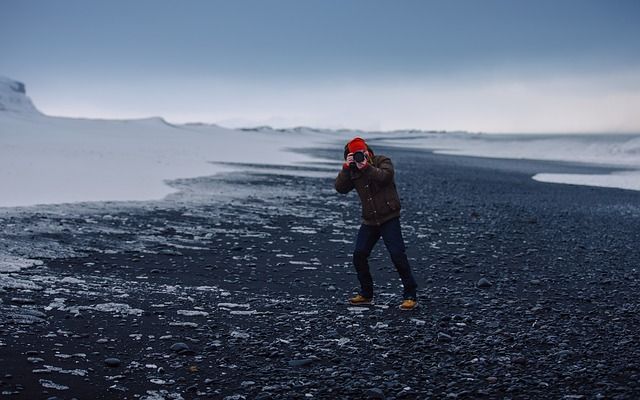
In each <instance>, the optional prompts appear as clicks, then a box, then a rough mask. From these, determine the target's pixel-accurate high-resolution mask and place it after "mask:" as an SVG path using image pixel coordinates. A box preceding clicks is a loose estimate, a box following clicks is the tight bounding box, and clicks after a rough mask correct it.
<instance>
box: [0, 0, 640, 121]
mask: <svg viewBox="0 0 640 400" xmlns="http://www.w3.org/2000/svg"><path fill="white" fill-rule="evenodd" d="M0 9H1V10H2V12H1V13H0V75H5V76H8V77H11V78H15V79H18V80H21V81H23V82H25V83H26V84H27V90H28V93H29V94H30V96H31V97H32V99H33V100H34V102H35V103H36V105H37V106H38V107H39V108H40V109H41V110H42V111H44V112H45V113H48V114H52V115H68V116H86V117H101V118H129V117H145V116H153V115H160V116H163V117H165V118H166V119H168V120H169V121H174V122H185V121H203V122H217V123H221V124H223V125H229V126H238V125H258V124H271V125H275V126H292V125H312V126H318V127H332V128H336V127H350V128H360V129H400V128H419V129H451V130H453V129H465V130H471V131H497V132H513V131H519V132H550V131H576V132H577V131H640V40H639V39H638V38H640V1H638V0H609V1H605V0H600V1H591V0H554V1H549V0H535V1H534V0H531V1H524V0H509V1H507V0H484V1H480V0H467V1H463V0H442V1H428V0H423V1H408V0H398V1H375V0H362V1H354V0H341V1H338V0H273V1H269V0H253V1H251V0H233V1H232V0H229V1H195V0H192V1H167V0H164V1H163V0H145V1H142V0H136V1H121V0H116V1H114V0H112V1H69V0H59V1H45V0H42V1H34V0H2V2H1V3H0Z"/></svg>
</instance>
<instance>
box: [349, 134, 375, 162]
mask: <svg viewBox="0 0 640 400" xmlns="http://www.w3.org/2000/svg"><path fill="white" fill-rule="evenodd" d="M357 151H362V152H364V154H365V155H366V156H367V157H369V158H371V157H373V150H371V147H369V145H368V144H367V142H365V141H364V139H363V138H361V137H357V136H356V137H354V138H353V139H351V140H350V141H349V143H347V144H346V145H345V146H344V159H345V160H346V159H347V156H348V155H349V154H350V153H355V152H357Z"/></svg>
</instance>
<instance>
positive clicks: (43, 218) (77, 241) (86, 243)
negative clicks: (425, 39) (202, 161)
mask: <svg viewBox="0 0 640 400" xmlns="http://www.w3.org/2000/svg"><path fill="white" fill-rule="evenodd" d="M373 146H374V149H376V150H377V153H383V154H386V155H389V156H391V157H392V159H393V160H394V164H395V166H396V181H397V184H398V190H399V192H400V196H401V198H402V201H403V214H402V218H401V221H402V224H403V233H404V236H405V240H406V242H407V247H408V249H407V252H408V255H409V257H410V261H411V263H412V267H413V270H414V274H415V275H416V278H417V280H418V284H419V285H420V288H419V300H420V303H421V306H420V308H419V309H417V310H415V311H412V312H403V311H400V310H399V309H398V308H397V306H398V304H399V302H400V300H401V298H400V294H401V287H400V282H399V279H398V276H397V274H396V272H395V270H394V268H393V266H392V264H391V261H390V260H389V258H388V254H387V253H386V250H385V249H384V245H383V243H382V242H380V243H379V244H378V245H377V247H376V250H375V251H374V253H373V254H372V259H371V265H372V273H373V275H374V280H375V282H376V285H377V286H376V296H377V297H376V302H375V305H374V306H371V307H362V308H354V307H351V306H349V305H348V304H346V302H345V300H346V299H347V298H348V296H349V295H350V294H352V293H353V290H354V289H355V287H356V285H357V280H356V277H355V273H354V271H353V268H352V267H351V252H352V246H353V245H352V242H353V239H354V237H355V234H356V231H357V228H358V226H359V221H360V220H359V218H360V217H359V207H360V205H359V203H358V200H357V197H356V196H355V194H350V195H349V196H341V195H339V194H338V193H336V192H335V191H334V189H333V178H327V177H312V176H309V177H300V176H289V175H270V174H261V173H260V172H259V168H256V169H254V170H253V171H254V172H252V173H251V174H245V173H233V174H230V175H227V176H225V177H208V178H198V179H190V180H184V181H176V182H174V183H173V185H174V186H176V187H177V188H180V189H182V190H183V194H177V195H174V196H171V197H170V198H168V199H166V200H163V201H157V202H146V203H101V204H79V205H74V206H72V207H71V206H46V207H45V206H42V207H33V208H25V209H22V210H9V209H4V210H0V224H1V225H2V226H3V233H2V236H1V237H0V239H1V242H0V243H1V245H2V248H3V249H5V250H11V251H13V252H14V253H16V254H21V255H23V256H27V257H29V256H30V257H35V258H39V259H41V260H42V261H43V264H42V265H39V266H34V267H31V268H25V269H22V270H20V271H15V272H10V273H9V272H7V273H4V274H3V280H2V281H0V283H1V284H2V285H1V287H0V299H1V302H0V308H1V309H2V313H1V316H0V324H1V325H0V391H1V393H2V398H16V399H46V398H59V399H71V398H77V399H140V398H142V399H163V398H166V399H180V398H184V399H194V398H203V399H204V398H213V399H224V398H226V399H297V398H300V399H303V398H318V399H340V398H355V399H361V398H376V399H378V398H387V399H422V398H454V399H456V398H457V399H476V398H488V399H497V398H514V399H531V398H537V399H582V398H584V399H597V398H603V399H604V398H606V399H637V398H639V397H640V346H639V345H638V343H639V342H640V327H639V326H640V325H639V324H640V316H639V312H640V300H639V298H638V292H639V289H640V285H639V280H640V254H639V247H638V243H640V192H634V191H625V190H617V189H605V188H592V187H582V186H570V185H559V184H548V183H540V182H536V181H533V180H532V179H531V176H532V175H533V174H535V173H537V172H584V171H593V170H596V169H594V168H591V167H585V166H580V165H569V164H559V163H550V162H535V161H517V160H494V159H482V158H473V157H453V156H444V155H434V154H431V153H429V152H426V151H415V150H403V149H398V148H394V149H383V148H376V147H375V144H373ZM317 153H318V154H321V155H324V156H327V157H331V158H334V159H335V158H339V157H340V156H341V151H340V149H335V151H334V152H329V151H327V150H323V151H317ZM335 165H338V162H336V163H335ZM314 168H315V166H310V167H309V168H308V169H309V171H310V172H314ZM338 168H339V167H338ZM598 170H599V169H598ZM285 172H286V171H285ZM315 172H317V171H315ZM335 172H336V173H337V170H336V171H335ZM332 175H334V174H333V173H332ZM184 193H188V194H189V196H186V195H184ZM234 193H235V194H240V197H235V198H234V197H233V196H231V195H232V194H234ZM53 254H66V255H67V256H66V257H64V258H57V259H50V258H48V257H46V255H53ZM481 278H484V279H486V280H487V281H488V282H489V283H488V284H487V285H481V286H486V287H479V286H478V282H479V280H480V279H481ZM483 282H484V281H483Z"/></svg>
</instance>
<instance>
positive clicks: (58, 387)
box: [40, 379, 69, 390]
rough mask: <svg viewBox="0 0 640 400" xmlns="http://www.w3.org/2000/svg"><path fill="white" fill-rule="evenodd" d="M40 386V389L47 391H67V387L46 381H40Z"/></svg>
mask: <svg viewBox="0 0 640 400" xmlns="http://www.w3.org/2000/svg"><path fill="white" fill-rule="evenodd" d="M40 384H41V385H42V387H45V388H47V389H56V390H67V389H69V386H65V385H59V384H57V383H54V382H51V381H50V380H48V379H40Z"/></svg>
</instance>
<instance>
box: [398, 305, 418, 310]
mask: <svg viewBox="0 0 640 400" xmlns="http://www.w3.org/2000/svg"><path fill="white" fill-rule="evenodd" d="M418 307H420V304H416V305H415V306H413V307H411V308H402V306H398V309H400V311H413V310H415V309H416V308H418Z"/></svg>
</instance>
